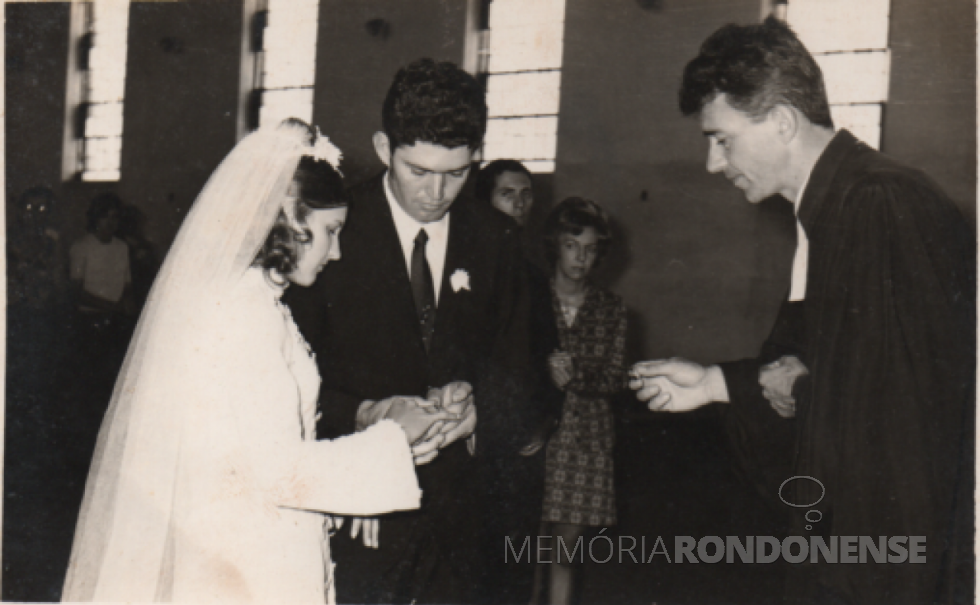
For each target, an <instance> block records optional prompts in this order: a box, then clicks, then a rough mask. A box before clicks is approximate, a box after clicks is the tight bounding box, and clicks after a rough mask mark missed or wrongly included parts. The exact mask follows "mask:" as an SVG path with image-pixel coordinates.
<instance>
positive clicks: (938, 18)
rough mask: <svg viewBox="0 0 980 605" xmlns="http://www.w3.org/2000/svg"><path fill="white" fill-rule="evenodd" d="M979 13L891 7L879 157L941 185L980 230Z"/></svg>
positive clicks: (918, 5) (927, 5) (946, 5)
mask: <svg viewBox="0 0 980 605" xmlns="http://www.w3.org/2000/svg"><path fill="white" fill-rule="evenodd" d="M976 11H977V8H976V3H975V2H972V1H971V0H931V1H928V2H926V1H923V0H892V17H891V33H890V41H889V45H890V46H891V49H892V73H891V87H890V91H889V93H890V96H889V102H888V105H887V107H886V109H885V118H884V130H883V133H882V134H883V136H882V150H883V151H885V152H887V153H889V154H891V155H893V156H895V157H897V158H899V159H900V160H902V161H905V162H908V163H909V164H911V165H913V166H916V167H918V168H921V169H922V170H924V171H926V172H927V173H928V174H929V175H931V176H932V177H933V178H934V179H936V180H937V181H938V182H939V184H940V185H941V186H942V187H943V188H944V189H945V190H946V193H948V194H949V196H950V197H951V198H953V200H954V201H955V202H956V203H957V204H958V205H959V207H960V209H961V210H962V211H963V213H964V214H965V215H966V216H967V217H969V218H970V221H971V223H975V222H976V194H977V105H976V103H977V89H976V82H977V59H976V51H977V46H976V31H977V29H976V28H977V19H976V17H977V14H976Z"/></svg>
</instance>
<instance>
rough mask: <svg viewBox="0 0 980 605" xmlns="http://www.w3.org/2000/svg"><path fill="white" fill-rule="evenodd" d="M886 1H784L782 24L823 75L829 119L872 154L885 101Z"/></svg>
mask: <svg viewBox="0 0 980 605" xmlns="http://www.w3.org/2000/svg"><path fill="white" fill-rule="evenodd" d="M889 9H890V0H861V1H860V2H854V1H853V0H789V3H788V6H787V8H786V21H787V23H789V25H790V26H791V27H792V28H793V30H794V31H795V32H796V33H797V35H798V36H799V37H800V40H802V41H803V44H805V45H806V47H807V49H808V50H809V51H810V52H811V53H813V58H814V59H816V61H817V63H818V64H819V65H820V69H821V70H822V71H823V76H824V83H825V84H826V86H827V96H828V99H829V100H830V113H831V115H832V116H833V118H834V124H835V126H837V127H838V128H846V129H848V130H850V131H851V132H852V133H854V135H855V136H857V137H858V138H859V139H861V140H862V141H864V142H865V143H868V144H869V145H871V146H872V147H875V148H877V147H878V146H879V145H880V143H881V119H882V110H883V107H884V103H886V102H887V101H888V79H889V72H890V70H891V54H890V52H889V50H888V18H889Z"/></svg>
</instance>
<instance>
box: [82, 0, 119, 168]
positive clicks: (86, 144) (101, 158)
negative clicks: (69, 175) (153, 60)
mask: <svg viewBox="0 0 980 605" xmlns="http://www.w3.org/2000/svg"><path fill="white" fill-rule="evenodd" d="M73 18H74V19H80V20H81V21H82V23H81V25H80V27H76V28H73V30H74V31H77V32H78V33H80V34H81V35H80V37H78V38H76V39H73V40H72V44H76V45H79V46H80V48H78V49H77V52H78V53H79V54H80V55H81V56H80V57H79V60H78V64H77V65H72V66H70V69H76V68H77V69H79V71H80V74H79V77H77V78H72V81H75V82H77V83H78V89H76V90H69V95H77V96H76V97H75V99H70V100H69V103H70V104H72V105H74V104H76V103H77V104H78V111H79V112H80V115H79V117H80V119H82V120H83V125H82V133H76V134H82V137H81V141H80V146H77V147H76V148H75V149H74V150H73V151H74V161H75V162H76V163H77V164H76V166H77V168H76V169H75V170H72V171H70V172H73V173H74V174H79V173H80V174H81V179H82V180H83V181H118V180H119V178H120V171H119V166H120V160H121V156H122V135H123V101H124V97H125V92H126V51H127V38H128V36H129V0H94V1H93V2H85V3H81V5H80V6H79V7H78V10H77V11H76V12H74V13H73ZM69 127H71V126H70V125H69ZM76 140H77V139H76Z"/></svg>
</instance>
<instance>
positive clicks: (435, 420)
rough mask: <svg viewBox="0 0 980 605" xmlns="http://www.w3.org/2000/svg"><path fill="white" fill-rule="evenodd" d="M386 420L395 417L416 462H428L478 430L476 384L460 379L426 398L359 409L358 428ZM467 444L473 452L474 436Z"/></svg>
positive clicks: (377, 403)
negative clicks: (475, 398)
mask: <svg viewBox="0 0 980 605" xmlns="http://www.w3.org/2000/svg"><path fill="white" fill-rule="evenodd" d="M384 419H391V420H394V421H395V422H397V423H398V424H399V425H400V426H401V427H402V429H403V430H404V431H405V435H406V436H407V437H408V442H409V444H410V445H411V446H412V456H413V457H414V459H415V464H416V465H422V464H426V463H428V462H431V461H432V460H434V459H435V457H436V456H438V455H439V450H440V449H442V448H445V447H446V446H448V445H450V444H452V443H455V442H456V441H458V440H459V439H462V438H466V437H470V436H471V435H473V431H474V430H475V429H476V405H475V403H474V401H473V387H472V386H470V384H469V383H468V382H462V381H457V382H450V383H449V384H447V385H446V386H444V387H442V388H434V389H430V390H429V392H428V394H427V396H426V397H425V398H424V399H423V398H421V397H402V396H397V397H390V398H388V399H383V400H381V401H365V402H364V403H362V404H361V406H360V408H358V411H357V421H356V426H357V430H364V429H366V428H367V427H369V426H371V425H372V424H374V423H376V422H379V421H381V420H384ZM467 445H468V446H469V448H470V453H471V454H472V453H473V448H474V445H475V442H474V441H473V439H470V441H469V442H468V443H467Z"/></svg>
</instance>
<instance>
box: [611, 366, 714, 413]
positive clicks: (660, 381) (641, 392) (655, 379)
mask: <svg viewBox="0 0 980 605" xmlns="http://www.w3.org/2000/svg"><path fill="white" fill-rule="evenodd" d="M630 388H631V389H634V390H636V391H637V393H636V397H637V399H639V400H640V401H643V402H646V403H647V405H648V406H649V407H650V409H651V410H653V411H666V412H689V411H691V410H696V409H697V408H699V407H702V406H704V405H707V404H709V403H711V402H713V401H721V402H727V401H728V387H727V386H726V384H725V375H724V374H722V372H721V368H719V367H718V366H709V367H707V368H705V367H704V366H702V365H700V364H697V363H694V362H693V361H687V360H686V359H679V358H673V359H661V360H657V361H644V362H640V363H638V364H636V365H634V366H633V368H632V369H631V370H630Z"/></svg>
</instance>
